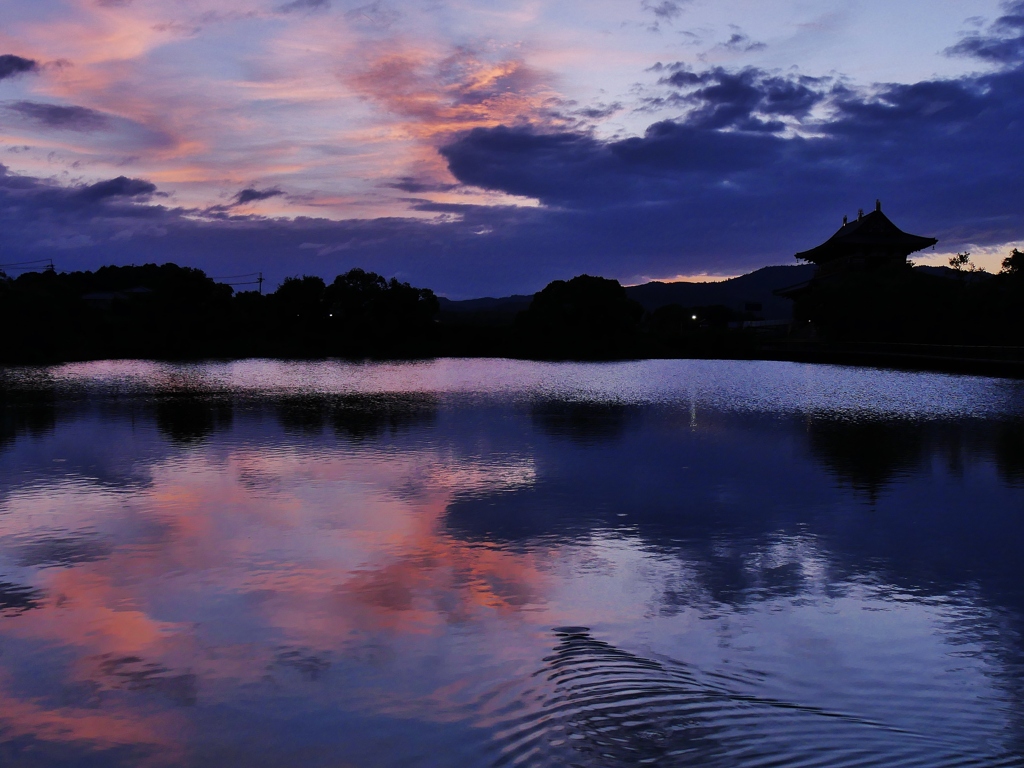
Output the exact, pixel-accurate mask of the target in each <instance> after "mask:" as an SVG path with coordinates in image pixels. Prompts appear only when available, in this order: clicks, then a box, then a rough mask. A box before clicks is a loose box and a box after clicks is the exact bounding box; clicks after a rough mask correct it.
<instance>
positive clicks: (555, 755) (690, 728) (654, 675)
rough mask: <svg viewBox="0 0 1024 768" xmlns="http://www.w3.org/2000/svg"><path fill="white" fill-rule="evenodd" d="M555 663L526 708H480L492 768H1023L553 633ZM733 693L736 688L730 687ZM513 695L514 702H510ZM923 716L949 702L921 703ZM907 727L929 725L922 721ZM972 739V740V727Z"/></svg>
mask: <svg viewBox="0 0 1024 768" xmlns="http://www.w3.org/2000/svg"><path fill="white" fill-rule="evenodd" d="M554 639H555V646H554V652H553V653H552V654H551V655H550V656H548V657H547V658H546V659H545V664H544V667H543V668H542V669H540V670H538V671H537V672H536V673H535V675H534V680H533V681H532V682H531V685H528V686H525V687H524V688H523V689H522V690H520V692H519V700H518V701H515V702H511V701H509V700H508V699H507V697H506V696H501V697H498V698H500V699H502V700H503V703H502V705H501V706H500V707H497V708H495V707H494V706H493V704H494V698H495V697H493V696H487V697H482V698H481V700H480V701H478V702H477V706H478V707H479V709H478V712H484V711H486V712H487V714H486V716H485V717H484V718H483V719H482V721H481V722H480V723H479V724H480V725H482V726H484V727H486V728H488V729H489V730H490V731H491V733H493V734H494V742H493V744H492V745H491V750H492V756H491V758H490V763H489V764H490V765H493V766H496V767H497V766H513V765H515V766H547V765H571V766H579V767H580V768H597V767H598V766H627V765H657V766H722V767H723V768H725V767H726V766H729V767H730V768H741V767H744V766H769V765H785V766H807V767H808V768H810V767H811V766H823V767H824V766H829V767H830V768H846V767H848V766H882V765H884V766H920V767H921V768H925V766H927V767H928V768H945V767H947V766H948V767H949V768H953V766H993V767H995V766H1019V765H1021V762H1020V759H1019V757H1015V756H1013V755H1010V754H1008V753H1005V752H1002V751H1000V749H999V748H998V747H994V746H992V745H991V744H985V743H979V742H983V740H982V739H979V740H978V742H971V743H967V742H966V741H965V739H963V738H957V736H956V735H947V734H934V733H922V732H915V731H913V730H909V729H904V728H900V727H896V726H893V725H889V724H886V723H883V722H878V721H875V720H871V719H868V718H863V717H859V716H857V715H856V714H853V713H848V712H840V711H829V710H827V709H822V708H817V707H813V706H806V705H802V704H798V703H794V702H789V701H784V700H780V699H776V698H771V697H764V696H758V695H756V693H751V692H750V690H751V685H750V681H749V680H747V681H740V680H738V679H737V680H733V681H730V680H729V679H728V678H723V677H722V676H720V675H716V676H715V678H714V680H708V679H705V678H706V676H704V675H702V674H701V673H700V672H699V671H698V670H694V669H692V668H690V667H689V666H687V665H685V664H681V663H679V662H674V661H671V660H660V659H653V658H644V657H643V656H639V655H636V654H633V653H630V652H628V651H625V650H622V649H620V648H616V647H615V646H613V645H611V644H609V643H606V642H603V641H601V640H598V639H595V638H594V637H593V636H592V635H591V633H590V631H589V630H588V629H587V628H586V627H559V628H557V629H555V630H554ZM730 683H731V684H730ZM505 693H506V694H507V692H505ZM912 705H913V706H917V707H920V708H921V709H922V710H923V712H922V713H921V715H922V716H924V715H926V713H927V711H928V710H929V709H930V708H933V707H939V708H943V707H945V708H948V707H949V706H951V704H950V702H949V701H948V698H946V697H943V698H941V699H940V698H936V699H921V700H914V701H913V704H912ZM909 714H910V715H911V717H909V718H908V719H910V720H912V721H915V722H922V721H923V722H927V718H926V717H923V718H922V717H915V716H913V713H909ZM964 725H965V728H964V731H965V733H967V737H966V738H968V739H970V738H972V737H974V736H976V734H975V733H974V732H973V731H972V729H971V727H970V723H965V724H964Z"/></svg>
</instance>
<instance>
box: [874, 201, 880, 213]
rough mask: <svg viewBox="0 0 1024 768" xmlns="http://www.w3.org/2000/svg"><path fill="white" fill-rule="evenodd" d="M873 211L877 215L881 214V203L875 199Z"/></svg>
mask: <svg viewBox="0 0 1024 768" xmlns="http://www.w3.org/2000/svg"><path fill="white" fill-rule="evenodd" d="M875 210H876V211H878V212H879V213H881V211H882V201H881V200H878V199H877V198H876V199H875Z"/></svg>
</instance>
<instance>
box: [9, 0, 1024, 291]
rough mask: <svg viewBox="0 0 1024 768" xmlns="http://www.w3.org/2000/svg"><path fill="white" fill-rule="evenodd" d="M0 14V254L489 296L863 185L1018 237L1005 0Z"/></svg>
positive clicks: (849, 193)
mask: <svg viewBox="0 0 1024 768" xmlns="http://www.w3.org/2000/svg"><path fill="white" fill-rule="evenodd" d="M4 13H5V20H4V26H3V29H2V30H0V221H2V222H3V224H4V227H5V231H7V232H8V233H9V236H8V237H7V239H6V241H5V243H4V244H2V245H0V263H10V262H17V261H21V260H27V259H33V258H40V257H44V256H45V257H49V258H54V260H55V262H56V263H57V265H58V268H59V269H86V268H88V269H94V268H96V267H98V266H100V265H102V264H105V263H139V262H143V261H157V262H162V261H175V262H177V263H181V264H184V265H189V266H199V267H201V268H203V269H205V270H206V271H207V272H208V273H210V274H217V273H222V272H223V273H233V272H237V271H240V270H241V271H245V272H248V271H254V270H263V271H264V272H265V273H266V274H267V275H268V276H269V277H270V278H271V280H272V281H277V280H280V279H281V278H282V277H284V276H286V275H291V274H300V273H310V274H320V275H323V276H326V277H328V278H329V277H332V276H333V275H334V274H337V273H338V272H341V271H344V270H346V269H349V268H351V267H353V266H361V267H364V268H366V269H373V270H376V271H378V272H381V273H382V274H387V275H392V274H394V275H397V276H399V277H400V278H402V279H406V280H411V281H413V282H414V283H415V284H419V285H426V286H429V287H433V288H434V289H435V290H437V291H438V292H440V293H442V294H446V295H451V296H453V297H465V296H472V295H484V294H490V295H502V294H508V293H523V292H529V291H534V290H537V289H539V288H540V287H542V286H543V285H544V284H545V283H546V282H547V281H548V280H551V279H555V278H559V277H561V278H566V277H569V276H571V275H572V274H578V273H581V272H588V273H590V274H602V275H605V276H608V277H614V278H616V279H619V280H620V281H622V282H623V283H635V282H638V281H639V280H641V279H676V278H674V277H673V276H692V275H712V276H715V275H736V274H741V273H743V272H746V271H749V270H751V269H754V268H757V267H759V266H763V265H766V264H787V263H793V260H792V254H793V253H794V252H795V251H797V250H800V249H802V248H805V247H809V246H810V245H813V244H814V242H817V241H819V240H820V239H821V238H822V235H827V234H828V233H830V232H831V231H832V227H833V224H834V223H835V222H836V221H837V219H838V218H839V217H840V216H841V215H843V214H844V213H849V214H853V213H855V211H856V209H857V208H858V207H865V206H869V205H871V204H872V203H873V201H874V199H875V198H876V197H878V198H882V199H883V200H884V201H885V202H886V205H887V208H886V210H887V211H891V213H892V216H893V218H894V220H895V221H896V222H897V223H898V224H900V225H901V226H904V227H905V228H906V229H908V231H912V232H921V233H922V234H925V235H929V236H935V237H937V238H939V241H940V244H941V245H940V248H943V249H945V252H949V253H953V252H956V251H957V250H961V249H971V248H974V249H975V250H976V251H979V252H980V251H986V250H987V251H991V253H992V254H993V256H992V258H991V259H989V261H991V262H992V263H993V264H997V263H998V259H999V258H1000V255H999V254H1001V253H1002V252H1003V251H1008V249H1009V247H1010V246H1011V245H1012V244H1015V243H1019V242H1021V240H1022V239H1024V231H1022V225H1021V222H1020V218H1019V215H1017V214H1016V212H1018V211H1019V210H1020V203H1021V201H1020V199H1019V197H1020V194H1021V193H1020V191H1019V187H1020V185H1019V183H1017V180H1019V178H1020V168H1019V164H1020V162H1021V161H1020V156H1021V153H1020V152H1019V149H1020V141H1019V138H1018V132H1016V131H1015V130H1014V129H1013V127H1012V126H1013V125H1014V124H1015V121H1017V120H1019V119H1020V117H1021V112H1022V110H1024V98H1022V96H1024V69H1022V67H1024V42H1022V34H1024V24H1022V22H1021V18H1022V14H1024V11H1022V5H1021V3H1020V2H1004V3H999V2H997V1H996V0H972V2H970V3H963V2H953V1H952V0H944V1H943V2H941V3H933V4H930V5H928V6H922V5H921V4H919V3H914V2H909V0H904V1H902V2H890V3H882V2H874V1H868V0H860V1H859V2H854V1H853V0H850V1H849V2H844V3H839V4H837V3H825V2H812V3H797V2H794V1H792V0H789V1H787V2H778V3H771V4H754V3H749V2H745V1H743V0H731V1H730V2H720V3H710V2H706V1H704V0H662V1H661V2H654V1H653V0H642V2H640V1H638V2H628V3H609V2H598V3H592V2H591V3H586V4H583V3H578V2H559V3H553V2H537V1H536V0H531V1H530V2H518V3H508V4H503V5H502V6H500V8H499V7H495V6H493V5H491V4H489V3H481V2H460V3H455V2H446V1H445V0H430V1H427V0H424V1H423V2H403V3H399V2H387V0H375V1H374V2H372V3H368V4H366V3H361V2H360V0H354V1H353V2H339V1H338V0H334V1H333V2H332V0H294V1H293V2H280V1H279V0H228V1H226V2H212V0H180V2H176V3H173V4H168V3H163V2H156V0H152V1H151V0H46V1H45V2H40V3H32V4H22V3H15V4H10V7H8V8H5V11H4ZM96 185H101V186H96ZM102 185H106V186H102ZM983 261H984V260H983ZM988 266H991V265H988Z"/></svg>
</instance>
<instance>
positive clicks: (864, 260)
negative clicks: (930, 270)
mask: <svg viewBox="0 0 1024 768" xmlns="http://www.w3.org/2000/svg"><path fill="white" fill-rule="evenodd" d="M937 242H939V241H938V240H936V239H935V238H934V237H921V236H920V235H911V234H908V233H906V232H904V231H903V230H902V229H900V228H899V227H897V226H896V225H895V224H893V223H892V222H891V221H889V217H888V216H886V215H885V214H884V213H882V203H881V202H880V201H878V200H876V201H875V210H874V211H872V212H871V213H869V214H867V215H866V216H865V215H864V213H863V211H862V212H861V213H860V214H859V215H858V216H857V220H856V221H847V220H846V217H845V216H844V217H843V226H842V227H840V228H839V231H838V232H836V233H835V234H834V235H832V237H830V238H829V239H828V240H826V241H825V242H824V243H822V244H821V245H819V246H817V247H815V248H811V249H810V250H808V251H801V252H800V253H798V254H796V258H798V259H804V260H806V261H813V262H814V263H815V264H817V265H818V275H820V276H824V275H827V274H830V273H832V272H838V271H845V270H850V269H876V268H878V267H882V266H898V265H902V264H906V263H907V256H909V255H910V254H912V253H914V252H916V251H920V250H923V249H924V248H927V247H928V246H930V245H935V244H936V243H937Z"/></svg>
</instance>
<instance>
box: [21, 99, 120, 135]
mask: <svg viewBox="0 0 1024 768" xmlns="http://www.w3.org/2000/svg"><path fill="white" fill-rule="evenodd" d="M4 109H6V110H7V111H9V112H14V113H16V114H18V115H20V116H21V117H24V118H27V119H29V120H31V121H33V122H35V123H38V124H39V125H43V126H46V127H47V128H58V129H61V130H67V131H96V130H101V129H103V128H107V127H108V126H109V124H110V121H109V119H108V117H107V116H106V115H104V114H103V113H102V112H97V111H96V110H94V109H89V108H88V107H78V106H62V105H60V104H46V103H43V102H39V101H14V102H9V103H7V104H5V105H4Z"/></svg>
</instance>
